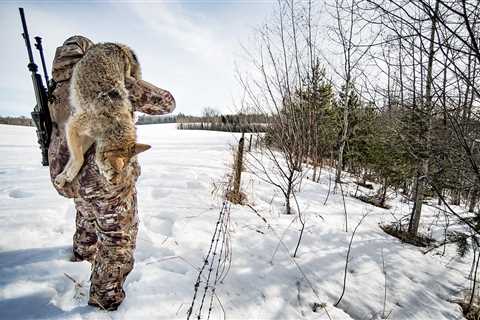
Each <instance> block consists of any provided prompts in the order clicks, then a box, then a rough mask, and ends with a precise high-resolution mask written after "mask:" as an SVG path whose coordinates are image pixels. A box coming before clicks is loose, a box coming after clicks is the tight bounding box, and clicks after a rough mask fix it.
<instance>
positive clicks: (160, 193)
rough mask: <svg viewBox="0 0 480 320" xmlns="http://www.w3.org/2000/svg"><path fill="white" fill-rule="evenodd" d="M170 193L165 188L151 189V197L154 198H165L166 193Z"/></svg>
mask: <svg viewBox="0 0 480 320" xmlns="http://www.w3.org/2000/svg"><path fill="white" fill-rule="evenodd" d="M170 193H172V192H171V191H170V190H167V189H153V190H152V198H154V199H161V198H166V197H168V195H169V194H170Z"/></svg>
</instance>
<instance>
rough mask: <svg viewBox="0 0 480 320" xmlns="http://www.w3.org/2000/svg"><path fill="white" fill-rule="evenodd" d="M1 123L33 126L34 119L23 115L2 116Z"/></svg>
mask: <svg viewBox="0 0 480 320" xmlns="http://www.w3.org/2000/svg"><path fill="white" fill-rule="evenodd" d="M0 124H10V125H14V126H27V127H32V126H33V122H32V119H30V118H27V117H24V116H21V117H0Z"/></svg>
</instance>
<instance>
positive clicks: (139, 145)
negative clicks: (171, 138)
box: [133, 143, 152, 156]
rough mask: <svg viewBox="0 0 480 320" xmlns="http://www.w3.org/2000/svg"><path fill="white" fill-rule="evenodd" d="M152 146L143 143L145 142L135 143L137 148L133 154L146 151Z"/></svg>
mask: <svg viewBox="0 0 480 320" xmlns="http://www.w3.org/2000/svg"><path fill="white" fill-rule="evenodd" d="M151 147H152V146H150V145H148V144H143V143H136V144H135V150H134V151H133V155H134V156H135V155H137V154H139V153H141V152H144V151H147V150H148V149H150V148H151Z"/></svg>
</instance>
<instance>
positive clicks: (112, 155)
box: [103, 143, 151, 183]
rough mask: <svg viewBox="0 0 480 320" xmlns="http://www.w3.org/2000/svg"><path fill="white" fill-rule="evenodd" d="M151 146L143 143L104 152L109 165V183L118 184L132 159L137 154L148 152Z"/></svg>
mask: <svg viewBox="0 0 480 320" xmlns="http://www.w3.org/2000/svg"><path fill="white" fill-rule="evenodd" d="M150 148H151V146H150V145H148V144H143V143H134V144H131V145H129V146H125V147H120V148H118V149H111V150H107V151H104V152H103V158H104V161H105V162H106V163H107V164H109V166H108V167H109V169H110V170H107V172H106V175H105V176H106V178H107V180H109V182H112V183H116V182H118V178H119V177H120V176H121V173H122V172H123V171H124V169H125V168H126V166H127V165H128V162H129V161H130V159H131V158H132V157H134V156H136V155H137V154H139V153H141V152H144V151H147V150H148V149H150Z"/></svg>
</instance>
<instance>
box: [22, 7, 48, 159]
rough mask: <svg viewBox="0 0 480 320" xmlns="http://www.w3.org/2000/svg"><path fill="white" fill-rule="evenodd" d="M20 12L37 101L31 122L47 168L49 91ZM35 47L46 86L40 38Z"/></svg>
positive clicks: (36, 39)
mask: <svg viewBox="0 0 480 320" xmlns="http://www.w3.org/2000/svg"><path fill="white" fill-rule="evenodd" d="M18 9H19V11H20V19H21V20H22V27H23V33H22V36H23V39H24V40H25V46H26V47H27V53H28V59H29V63H28V65H27V67H28V70H29V71H30V72H31V73H32V75H31V76H32V82H33V90H34V91H35V99H36V100H37V104H36V106H35V107H34V108H33V112H32V113H31V115H32V120H33V123H34V124H35V126H36V127H37V138H38V144H39V145H40V149H41V150H42V165H44V166H48V145H49V144H50V135H51V133H52V119H51V118H50V112H49V111H48V96H49V92H48V91H49V90H48V89H46V88H45V86H44V85H43V79H42V76H41V75H40V74H38V73H37V70H38V67H37V65H36V64H35V62H34V60H33V54H32V47H31V46H30V37H29V35H28V29H27V22H26V21H25V14H24V12H23V8H18ZM35 41H36V43H35V47H36V48H37V50H38V51H39V53H40V59H41V61H42V66H43V73H44V76H45V81H46V85H47V86H48V73H47V68H46V66H45V58H44V56H43V48H42V38H40V37H35Z"/></svg>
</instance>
